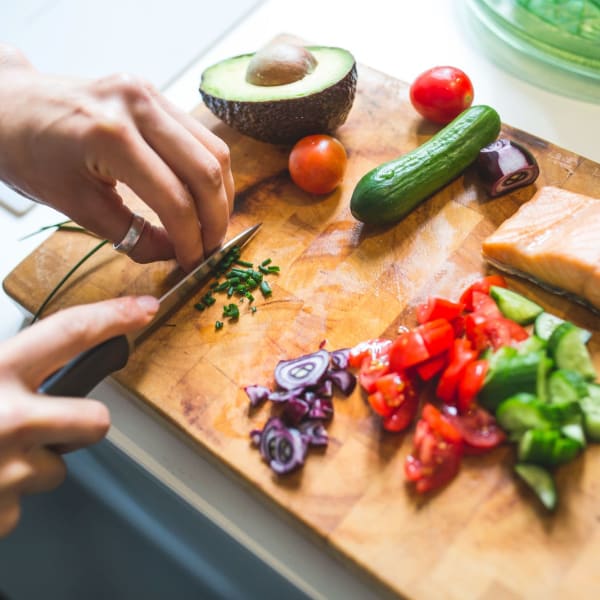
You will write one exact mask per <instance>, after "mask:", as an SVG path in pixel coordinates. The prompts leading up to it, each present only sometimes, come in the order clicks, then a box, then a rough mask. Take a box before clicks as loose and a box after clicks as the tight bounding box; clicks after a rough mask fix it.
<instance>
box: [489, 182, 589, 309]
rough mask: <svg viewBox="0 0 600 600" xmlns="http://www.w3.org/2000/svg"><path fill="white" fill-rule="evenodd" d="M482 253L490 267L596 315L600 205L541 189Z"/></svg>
mask: <svg viewBox="0 0 600 600" xmlns="http://www.w3.org/2000/svg"><path fill="white" fill-rule="evenodd" d="M482 251H483V256H484V258H485V259H486V260H487V261H488V262H490V263H491V264H492V265H493V266H495V267H497V268H499V269H501V270H503V271H507V272H508V273H512V274H514V275H519V276H521V277H525V278H527V279H530V280H531V281H533V282H535V283H537V284H539V285H541V286H542V287H546V288H549V289H551V290H552V291H554V292H558V293H563V294H566V295H568V296H570V297H571V298H572V299H574V300H577V301H579V302H581V303H583V304H586V305H587V306H589V307H591V308H593V309H595V310H596V311H600V200H597V199H595V198H591V197H589V196H585V195H583V194H576V193H574V192H568V191H566V190H563V189H560V188H557V187H550V186H547V187H543V188H541V189H540V190H539V191H538V192H537V193H536V194H535V195H534V196H533V198H532V199H531V200H530V201H529V202H526V203H525V204H523V205H522V206H521V207H520V208H519V210H518V211H517V212H516V213H515V214H514V215H513V216H512V217H510V218H509V219H507V220H506V221H504V223H502V225H500V227H499V228H498V229H497V230H496V231H495V232H494V233H493V234H492V235H490V236H489V237H488V238H487V239H486V240H485V241H484V242H483V245H482Z"/></svg>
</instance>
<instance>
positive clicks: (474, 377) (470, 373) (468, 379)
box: [457, 359, 489, 413]
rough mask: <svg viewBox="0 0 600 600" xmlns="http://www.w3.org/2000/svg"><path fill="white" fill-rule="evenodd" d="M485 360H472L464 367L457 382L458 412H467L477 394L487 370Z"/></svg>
mask: <svg viewBox="0 0 600 600" xmlns="http://www.w3.org/2000/svg"><path fill="white" fill-rule="evenodd" d="M488 367H489V363H488V361H487V360H483V359H480V360H474V361H473V362H470V363H469V364H467V366H466V367H465V370H464V373H463V376H462V378H461V380H460V382H459V384H458V402H457V408H458V411H459V412H460V413H464V412H467V411H468V410H469V408H471V406H472V405H473V403H474V402H475V399H476V398H477V394H479V392H480V390H481V388H482V387H483V383H484V381H485V376H486V375H487V372H488Z"/></svg>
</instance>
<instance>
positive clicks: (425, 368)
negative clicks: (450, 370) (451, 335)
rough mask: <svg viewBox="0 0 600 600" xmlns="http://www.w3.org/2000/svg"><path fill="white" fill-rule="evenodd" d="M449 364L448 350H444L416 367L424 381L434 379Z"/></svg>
mask: <svg viewBox="0 0 600 600" xmlns="http://www.w3.org/2000/svg"><path fill="white" fill-rule="evenodd" d="M447 366H448V352H442V353H441V354H438V355H437V356H432V357H431V358H428V359H427V360H426V361H424V362H422V363H419V364H418V365H417V366H416V367H415V368H416V370H417V373H418V374H419V377H420V378H421V379H422V380H423V381H429V380H430V379H433V378H434V377H435V376H436V375H437V374H438V373H441V372H442V371H443V370H444V369H445V368H446V367H447Z"/></svg>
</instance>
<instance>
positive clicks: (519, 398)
mask: <svg viewBox="0 0 600 600" xmlns="http://www.w3.org/2000/svg"><path fill="white" fill-rule="evenodd" d="M542 406H545V405H543V404H542V402H541V401H540V400H539V399H538V397H537V396H535V395H534V394H526V393H523V392H521V393H520V394H515V395H514V396H510V398H507V399H506V400H503V401H502V402H501V403H500V405H499V406H498V409H497V410H496V420H497V421H498V424H499V425H500V427H502V429H504V430H505V431H508V432H510V433H511V434H515V435H514V436H513V438H515V439H520V437H521V435H523V434H524V433H525V431H527V430H528V429H552V427H553V426H554V423H553V422H552V421H551V420H549V419H548V418H546V416H545V415H544V414H543V411H542Z"/></svg>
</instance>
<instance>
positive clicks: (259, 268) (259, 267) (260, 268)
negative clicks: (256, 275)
mask: <svg viewBox="0 0 600 600" xmlns="http://www.w3.org/2000/svg"><path fill="white" fill-rule="evenodd" d="M258 270H259V271H260V272H261V273H264V274H265V275H268V274H269V269H267V267H263V266H262V265H258Z"/></svg>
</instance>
